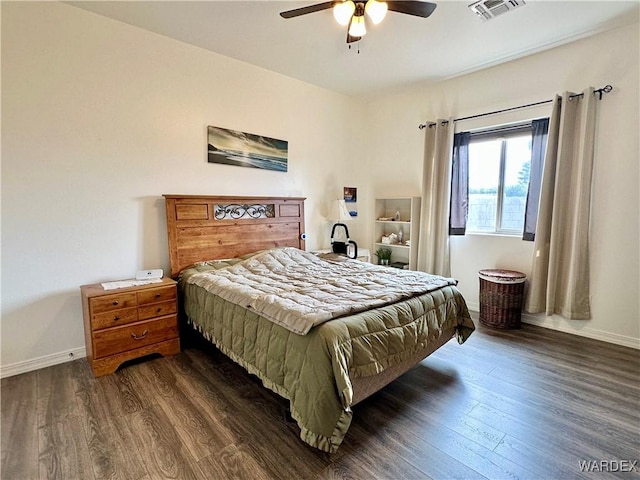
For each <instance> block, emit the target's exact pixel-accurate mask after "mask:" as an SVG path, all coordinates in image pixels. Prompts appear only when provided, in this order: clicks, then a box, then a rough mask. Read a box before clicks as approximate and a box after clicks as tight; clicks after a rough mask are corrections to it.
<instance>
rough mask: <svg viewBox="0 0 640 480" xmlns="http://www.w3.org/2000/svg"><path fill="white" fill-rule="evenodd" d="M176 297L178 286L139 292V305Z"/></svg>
mask: <svg viewBox="0 0 640 480" xmlns="http://www.w3.org/2000/svg"><path fill="white" fill-rule="evenodd" d="M175 299H176V287H173V286H172V287H161V288H154V289H149V290H142V291H140V292H138V305H146V304H148V303H156V302H166V301H169V300H175Z"/></svg>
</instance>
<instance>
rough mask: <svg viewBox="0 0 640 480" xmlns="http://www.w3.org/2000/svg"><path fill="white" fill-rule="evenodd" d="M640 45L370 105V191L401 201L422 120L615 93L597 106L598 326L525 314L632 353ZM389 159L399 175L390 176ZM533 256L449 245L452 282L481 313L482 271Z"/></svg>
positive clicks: (485, 243)
mask: <svg viewBox="0 0 640 480" xmlns="http://www.w3.org/2000/svg"><path fill="white" fill-rule="evenodd" d="M639 43H640V42H639V33H638V24H635V25H632V26H629V27H624V28H621V29H618V30H614V31H611V32H608V33H603V34H599V35H596V36H594V37H591V38H587V39H583V40H579V41H577V42H574V43H571V44H568V45H565V46H562V47H558V48H555V49H553V50H550V51H546V52H542V53H539V54H536V55H532V56H529V57H525V58H523V59H520V60H516V61H512V62H509V63H507V64H503V65H501V66H497V67H493V68H490V69H486V70H483V71H480V72H477V73H473V74H470V75H465V76H462V77H458V78H454V79H450V80H447V81H444V82H441V83H438V84H435V85H427V84H425V85H416V86H415V87H413V88H411V89H407V90H406V91H404V92H402V93H401V94H396V95H390V96H387V97H384V98H381V99H379V100H378V101H375V102H371V103H370V104H369V105H368V107H367V108H368V113H367V118H368V119H370V124H369V125H368V127H367V130H368V132H369V135H368V136H367V138H368V140H369V144H368V145H369V148H368V154H369V157H370V164H371V171H372V178H371V182H372V183H371V185H372V188H373V190H374V191H375V192H380V193H374V194H376V195H378V194H379V195H382V194H385V195H386V194H389V191H390V190H393V191H394V192H396V193H397V191H398V190H404V191H403V192H402V193H403V194H407V195H409V194H411V195H413V194H419V191H420V178H421V174H422V173H421V172H422V166H421V161H422V160H421V159H422V149H423V146H424V142H423V134H422V132H421V131H419V130H418V128H417V126H418V124H420V123H424V121H425V120H428V119H435V118H448V117H450V116H451V117H454V118H455V117H463V116H468V115H474V114H478V113H483V112H490V111H494V110H499V109H503V108H508V107H512V106H517V105H524V104H527V103H532V102H536V101H540V100H545V99H549V98H552V97H553V95H554V94H555V93H556V92H559V93H561V92H562V91H564V90H575V91H582V90H583V89H584V88H586V87H587V86H590V85H592V86H594V87H596V88H597V87H600V86H603V85H606V84H611V85H613V86H614V91H613V92H612V93H611V94H609V95H607V96H606V97H605V99H604V100H603V101H602V102H601V103H600V104H599V108H600V119H599V124H598V135H597V145H596V149H597V150H596V161H595V169H594V185H593V210H592V228H591V237H590V243H591V268H592V270H591V292H592V311H593V319H592V320H590V321H568V320H565V319H562V318H561V317H550V318H545V317H544V316H527V317H526V321H529V322H532V323H537V324H541V325H545V326H548V327H552V328H556V329H560V330H564V331H568V332H572V333H578V334H581V335H585V336H590V337H594V338H600V339H603V340H607V341H611V342H616V343H620V344H623V345H629V346H635V347H636V348H638V347H640V317H639V315H640V313H639V312H640V309H639V297H640V295H638V292H640V283H639V282H640V279H639V264H640V260H639V255H638V254H639V250H640V248H639V243H638V238H639V236H638V233H639V227H638V222H639V213H638V208H639V203H640V202H639V197H638V190H639V171H638V164H639V158H640V152H639V147H638V131H639V119H638V114H639V105H640V98H639V86H640V80H639V75H638V73H639V65H638V59H639V52H638V46H639ZM545 108H548V107H541V108H537V109H534V110H523V111H520V112H518V113H517V114H516V115H517V116H519V117H520V118H527V117H528V118H537V117H539V116H542V115H544V114H545V113H547V114H548V112H545ZM514 119H515V117H514V114H512V115H510V117H509V118H506V117H504V116H495V117H485V118H483V120H482V121H483V122H486V123H485V125H491V124H499V123H503V122H506V121H510V120H514ZM478 125H479V122H478V121H476V122H475V123H474V124H471V123H470V122H466V123H465V122H461V123H460V124H458V125H457V129H458V130H465V129H467V128H471V127H477V126H478ZM389 159H393V162H392V164H393V167H392V168H393V172H394V173H393V175H390V174H389V173H388V169H389V165H390V163H391V162H390V161H389ZM389 177H391V178H393V181H392V182H389V181H388V180H387V179H388V178H389ZM392 193H393V192H392ZM368 233H369V235H371V231H370V230H369V231H368ZM423 234H427V235H428V232H426V233H423ZM369 238H371V237H369ZM531 254H532V245H531V244H530V243H527V242H522V241H521V240H519V239H517V238H509V237H497V236H482V235H467V236H465V237H458V238H453V239H452V241H451V261H452V274H453V276H455V277H456V278H458V279H459V280H460V288H461V290H462V292H463V294H464V296H465V298H466V299H467V301H468V303H469V305H470V306H471V307H472V308H476V309H477V307H478V278H477V272H478V270H480V269H482V268H495V267H501V268H513V269H517V270H520V271H523V272H525V273H527V274H528V273H529V271H530V258H531Z"/></svg>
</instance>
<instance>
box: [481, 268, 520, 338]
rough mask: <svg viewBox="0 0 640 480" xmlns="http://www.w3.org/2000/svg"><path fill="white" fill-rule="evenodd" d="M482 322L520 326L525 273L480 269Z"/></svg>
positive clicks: (508, 326)
mask: <svg viewBox="0 0 640 480" xmlns="http://www.w3.org/2000/svg"><path fill="white" fill-rule="evenodd" d="M478 274H479V277H480V323H482V324H483V325H487V326H489V327H496V328H520V317H521V312H522V298H523V296H524V280H525V278H526V275H525V274H524V273H520V272H515V271H513V270H480V272H478Z"/></svg>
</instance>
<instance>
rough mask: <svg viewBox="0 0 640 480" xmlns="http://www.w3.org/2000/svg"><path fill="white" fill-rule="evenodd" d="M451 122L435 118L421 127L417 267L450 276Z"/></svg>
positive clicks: (424, 270)
mask: <svg viewBox="0 0 640 480" xmlns="http://www.w3.org/2000/svg"><path fill="white" fill-rule="evenodd" d="M453 128H454V127H453V121H445V120H438V121H436V122H435V124H432V125H430V126H428V127H427V128H425V130H426V133H425V150H424V164H423V169H422V201H421V208H420V237H419V242H418V270H422V271H423V272H428V273H433V274H436V275H443V276H445V277H448V276H450V275H451V266H450V259H449V202H450V192H451V152H452V149H453Z"/></svg>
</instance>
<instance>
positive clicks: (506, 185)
mask: <svg viewBox="0 0 640 480" xmlns="http://www.w3.org/2000/svg"><path fill="white" fill-rule="evenodd" d="M531 140H532V136H531V124H527V125H519V126H516V127H510V128H506V129H493V130H487V131H482V132H474V133H472V134H471V137H470V140H469V201H468V216H467V232H477V233H502V234H508V235H522V231H523V228H524V218H525V208H526V203H527V189H528V186H529V171H530V168H531Z"/></svg>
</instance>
